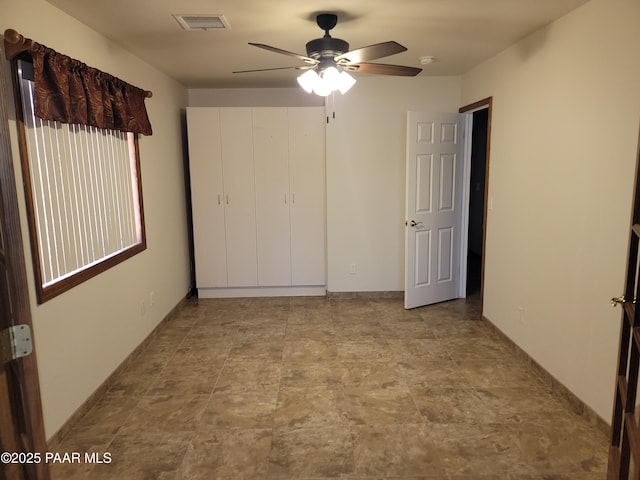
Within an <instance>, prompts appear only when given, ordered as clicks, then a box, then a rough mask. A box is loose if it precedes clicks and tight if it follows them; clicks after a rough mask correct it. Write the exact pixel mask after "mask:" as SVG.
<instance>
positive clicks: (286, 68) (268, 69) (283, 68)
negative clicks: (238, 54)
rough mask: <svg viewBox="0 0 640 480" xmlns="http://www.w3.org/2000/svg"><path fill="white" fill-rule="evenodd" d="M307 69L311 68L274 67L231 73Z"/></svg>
mask: <svg viewBox="0 0 640 480" xmlns="http://www.w3.org/2000/svg"><path fill="white" fill-rule="evenodd" d="M308 68H313V67H311V66H308V67H307V66H303V67H275V68H258V69H254V70H237V71H235V72H231V73H251V72H269V71H271V70H289V69H291V70H294V69H295V70H307V69H308Z"/></svg>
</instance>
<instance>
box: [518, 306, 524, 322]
mask: <svg viewBox="0 0 640 480" xmlns="http://www.w3.org/2000/svg"><path fill="white" fill-rule="evenodd" d="M518 315H519V318H520V321H521V322H524V307H520V306H518Z"/></svg>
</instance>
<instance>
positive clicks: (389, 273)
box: [327, 76, 462, 292]
mask: <svg viewBox="0 0 640 480" xmlns="http://www.w3.org/2000/svg"><path fill="white" fill-rule="evenodd" d="M460 89H461V80H460V78H459V77H421V76H420V77H415V78H397V77H395V78H394V77H381V76H380V77H365V76H359V77H358V82H357V83H356V84H355V86H354V87H353V88H352V89H351V90H349V92H348V93H347V94H346V95H344V96H341V95H340V94H337V95H336V97H335V101H334V102H331V100H329V102H328V112H329V113H330V114H331V115H330V116H332V112H333V111H335V115H336V118H335V119H333V118H332V119H330V122H329V125H328V126H327V249H328V255H327V256H328V290H329V292H366V291H374V292H375V291H402V290H404V230H405V226H404V221H405V218H404V217H405V150H406V123H407V111H409V110H417V111H429V112H457V111H458V108H459V107H460V106H461V105H462V104H461V103H460V102H461V99H460ZM352 264H355V266H356V271H357V273H356V274H355V275H354V274H351V273H350V266H351V265H352Z"/></svg>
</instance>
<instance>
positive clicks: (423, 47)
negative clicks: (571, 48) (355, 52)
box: [25, 0, 587, 88]
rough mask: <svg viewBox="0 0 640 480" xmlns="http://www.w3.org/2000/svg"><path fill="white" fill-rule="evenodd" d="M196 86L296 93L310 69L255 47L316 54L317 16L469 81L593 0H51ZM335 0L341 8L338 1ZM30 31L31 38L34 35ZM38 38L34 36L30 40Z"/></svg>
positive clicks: (405, 58)
mask: <svg viewBox="0 0 640 480" xmlns="http://www.w3.org/2000/svg"><path fill="white" fill-rule="evenodd" d="M48 1H49V3H51V4H52V5H54V6H56V7H58V8H60V9H61V10H63V11H64V12H66V13H68V14H69V15H71V16H73V17H75V18H77V19H78V20H80V21H81V22H83V23H85V24H86V25H88V26H90V27H91V28H93V29H94V30H96V31H98V32H100V33H102V34H103V35H105V36H106V37H108V38H110V39H112V40H113V41H114V42H116V43H118V44H120V45H121V46H123V47H124V48H126V49H127V50H129V51H131V52H133V53H134V54H135V55H137V56H138V57H140V58H141V59H143V60H145V61H146V62H148V63H150V64H151V65H154V66H155V67H156V68H158V69H159V70H161V71H163V72H165V73H166V74H167V75H169V76H171V77H173V78H174V79H176V80H177V81H179V82H180V83H182V84H183V85H184V86H186V87H190V88H197V87H208V88H216V87H218V88H220V87H291V86H295V85H296V82H295V78H296V76H297V75H299V73H300V72H299V71H297V70H294V69H292V70H279V71H273V72H263V73H243V74H233V73H231V72H233V71H235V70H248V69H259V68H273V67H286V66H296V65H301V64H302V63H301V62H298V61H297V60H296V59H295V58H291V57H288V56H285V55H280V54H277V53H273V52H270V51H266V50H262V49H259V48H256V47H252V46H250V45H248V42H255V43H265V44H268V45H271V46H274V47H277V48H281V49H284V50H288V51H291V52H295V53H300V54H303V55H306V51H305V44H306V42H308V41H309V40H311V39H314V38H319V37H322V35H323V32H322V31H321V30H320V29H319V28H318V26H317V25H316V23H315V15H316V14H317V13H324V12H330V13H336V14H337V15H338V25H337V26H336V27H335V28H334V29H333V30H332V32H331V35H332V36H333V37H337V38H341V39H343V40H346V41H347V42H349V44H350V48H351V49H355V48H359V47H363V46H366V45H371V44H374V43H380V42H385V41H389V40H395V41H396V42H398V43H400V44H402V45H404V46H405V47H407V48H408V51H407V52H404V53H400V54H397V55H393V56H391V57H386V58H383V59H379V60H375V61H374V62H375V63H391V64H397V65H408V66H413V67H421V65H420V60H419V58H420V57H422V56H427V55H430V56H434V57H436V60H435V61H434V62H433V63H432V64H431V65H428V66H425V67H424V71H423V72H422V73H421V74H420V75H460V74H462V73H464V72H466V71H468V70H469V69H471V68H473V67H474V66H476V65H478V64H479V63H481V62H483V61H484V60H486V59H488V58H490V57H492V56H493V55H495V54H497V53H498V52H500V51H501V50H503V49H505V48H506V47H508V46H509V45H511V44H513V43H514V42H516V41H517V40H519V39H521V38H523V37H525V36H526V35H528V34H529V33H532V32H534V31H535V30H537V29H539V28H540V27H542V26H544V25H546V24H548V23H550V22H551V21H553V20H555V19H557V18H559V17H561V16H563V15H565V14H566V13H568V12H570V11H571V10H573V9H575V8H577V7H578V6H580V5H582V4H584V3H586V2H587V0H340V1H339V2H335V0H322V1H320V0H306V1H302V0H271V1H267V0H262V1H258V0H217V1H214V0H133V1H132V0H103V1H97V0H48ZM333 2H335V3H333ZM173 14H222V15H224V16H225V17H226V19H227V21H228V22H229V24H230V26H231V28H230V29H228V30H209V31H185V30H183V29H182V27H181V26H180V25H179V24H178V22H177V21H176V20H175V19H174V18H173V16H172V15H173ZM25 34H27V33H26V32H25ZM27 35H28V34H27Z"/></svg>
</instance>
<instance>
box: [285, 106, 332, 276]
mask: <svg viewBox="0 0 640 480" xmlns="http://www.w3.org/2000/svg"><path fill="white" fill-rule="evenodd" d="M288 115H289V118H288V124H289V170H290V178H291V198H292V202H291V259H292V260H291V265H292V267H291V269H292V283H293V284H294V285H325V284H326V247H325V245H326V234H325V225H326V216H325V204H326V201H325V188H326V186H325V185H326V182H325V124H324V121H325V117H324V115H325V114H324V108H322V107H304V108H290V109H289V112H288Z"/></svg>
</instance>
